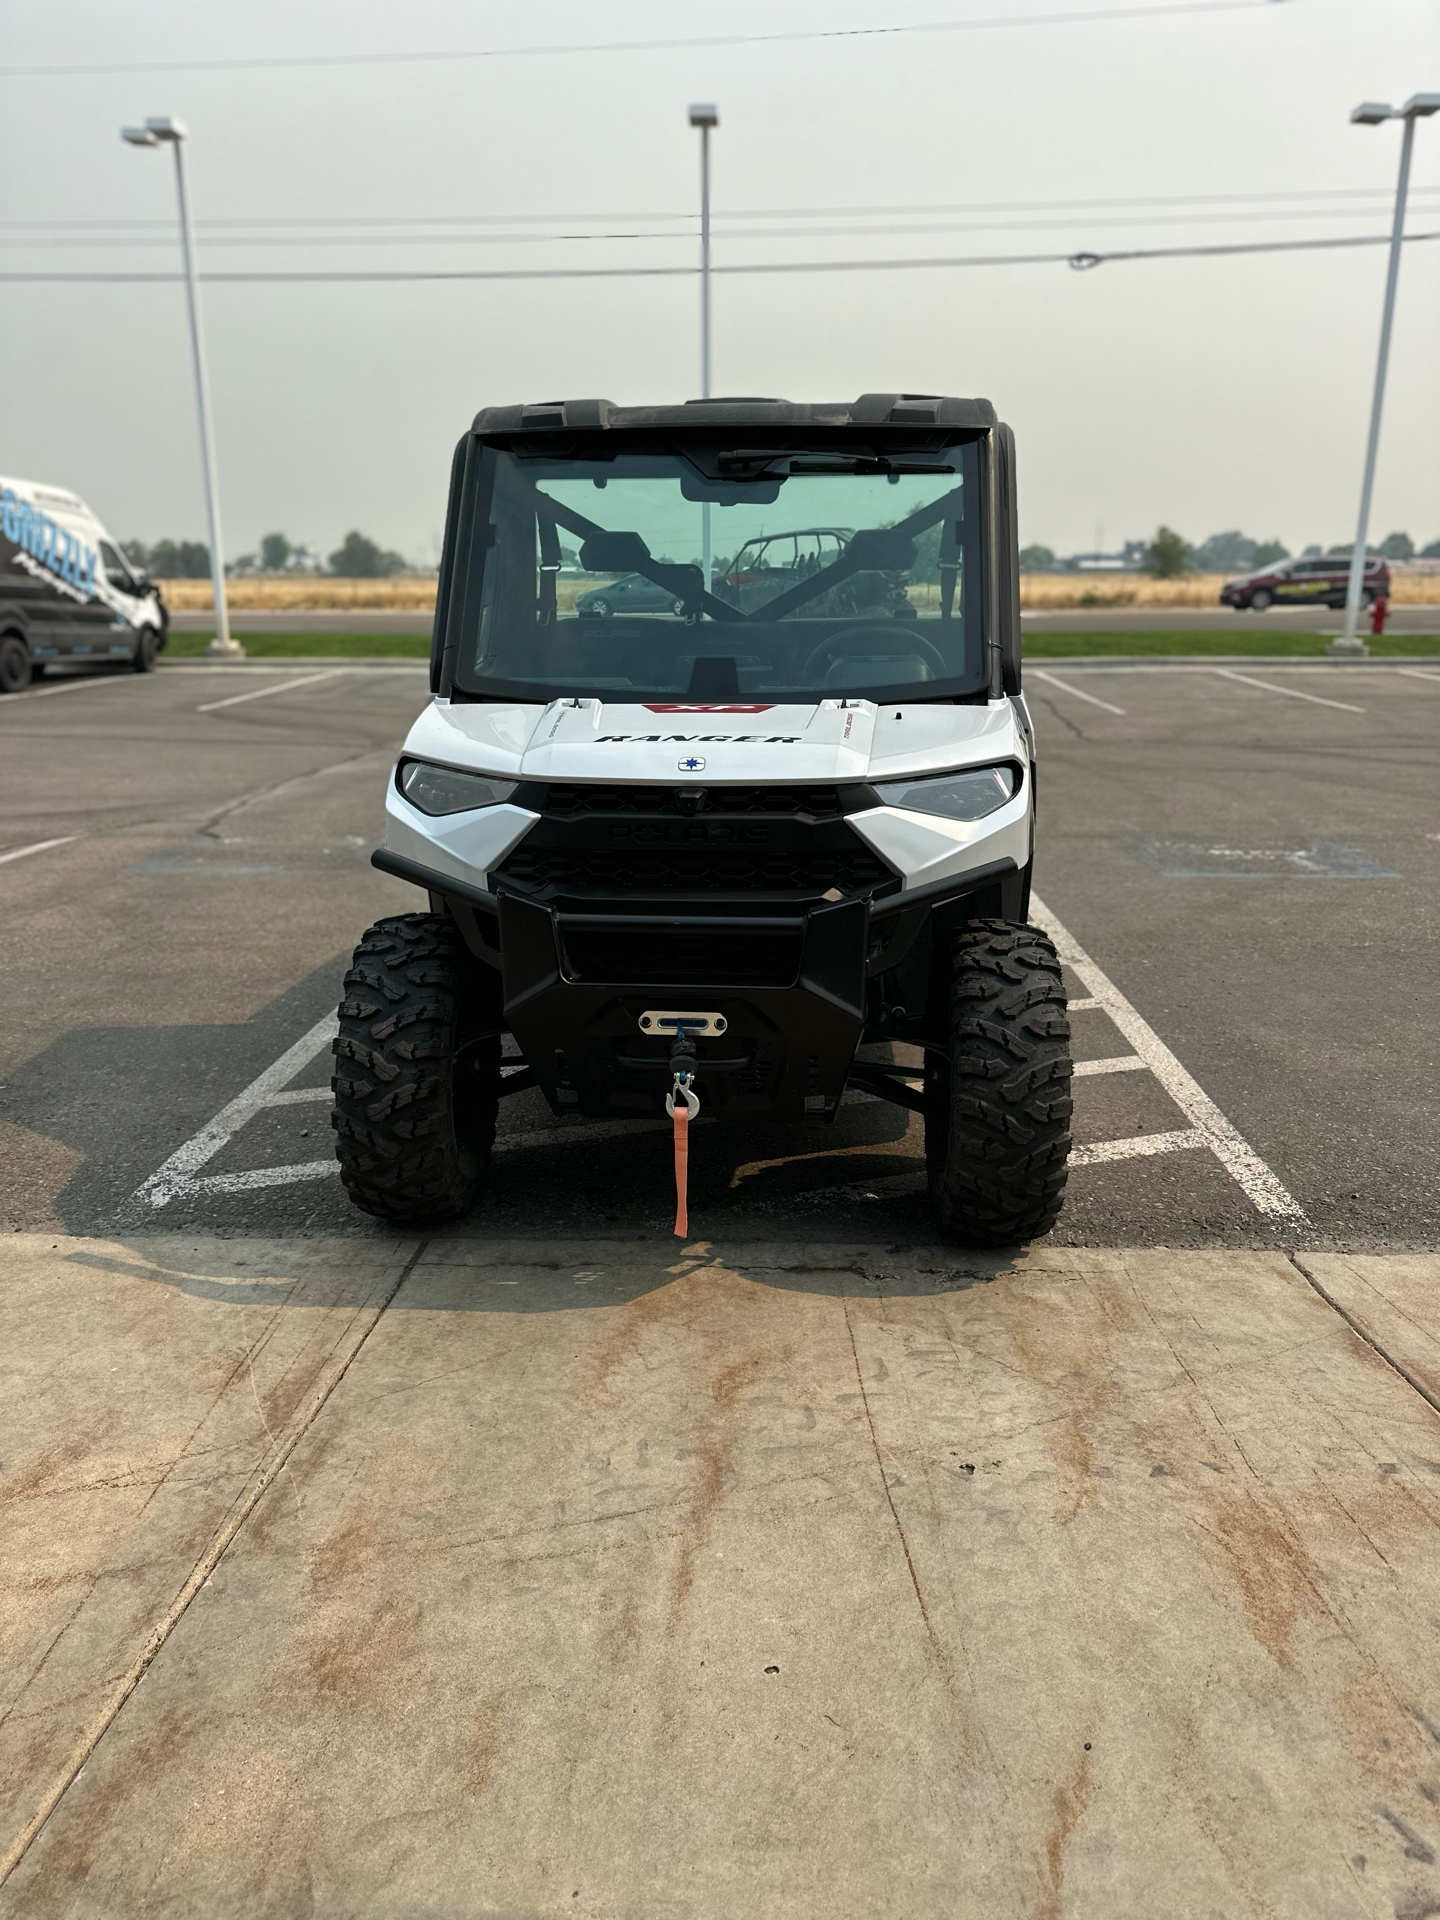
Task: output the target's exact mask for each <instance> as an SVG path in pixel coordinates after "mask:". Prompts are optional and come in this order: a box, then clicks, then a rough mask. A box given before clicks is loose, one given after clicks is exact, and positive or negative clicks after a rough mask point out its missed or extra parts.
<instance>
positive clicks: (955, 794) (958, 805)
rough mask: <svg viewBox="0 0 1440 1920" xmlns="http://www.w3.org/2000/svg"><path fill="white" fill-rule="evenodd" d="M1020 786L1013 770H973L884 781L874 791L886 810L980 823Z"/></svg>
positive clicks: (976, 768) (979, 768)
mask: <svg viewBox="0 0 1440 1920" xmlns="http://www.w3.org/2000/svg"><path fill="white" fill-rule="evenodd" d="M1019 785H1020V776H1019V774H1018V773H1017V772H1016V770H1015V768H1014V767H975V768H973V769H971V770H970V771H968V772H966V773H942V774H939V775H927V777H926V778H924V779H923V780H922V779H914V780H887V781H886V782H885V784H884V785H883V786H878V787H876V789H875V791H876V792H877V793H878V794H879V796H880V798H881V799H882V800H883V801H884V803H885V805H886V806H887V807H906V808H908V809H909V811H910V812H911V813H937V814H939V816H940V818H941V819H942V820H983V819H984V818H985V816H986V814H987V813H994V812H995V810H996V808H997V807H1003V806H1004V804H1005V802H1006V801H1007V800H1009V799H1011V798H1012V797H1013V796H1014V794H1015V793H1016V791H1017V790H1018V788H1019Z"/></svg>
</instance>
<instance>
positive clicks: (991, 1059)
mask: <svg viewBox="0 0 1440 1920" xmlns="http://www.w3.org/2000/svg"><path fill="white" fill-rule="evenodd" d="M946 994H947V1006H946V1012H947V1017H948V1023H949V1033H948V1045H947V1047H946V1048H945V1050H944V1052H943V1053H941V1054H934V1053H932V1054H931V1055H930V1061H929V1065H928V1066H927V1072H926V1085H925V1103H926V1104H925V1163H926V1169H927V1171H928V1173H929V1176H930V1197H931V1199H932V1201H933V1202H934V1206H935V1213H936V1217H937V1218H938V1220H939V1223H940V1226H941V1227H942V1228H943V1230H944V1231H945V1233H946V1234H947V1235H949V1237H950V1238H951V1239H954V1240H958V1241H960V1242H962V1243H963V1244H964V1245H966V1246H972V1247H994V1246H1009V1245H1012V1244H1013V1243H1014V1242H1016V1241H1019V1240H1032V1239H1035V1238H1036V1237H1037V1236H1038V1235H1040V1234H1043V1233H1048V1232H1049V1231H1050V1229H1051V1227H1053V1226H1054V1224H1055V1222H1056V1219H1057V1218H1058V1217H1059V1213H1060V1206H1061V1202H1062V1200H1063V1198H1064V1193H1065V1173H1066V1167H1065V1163H1066V1159H1067V1157H1068V1155H1069V1152H1070V1075H1071V1071H1072V1069H1071V1062H1070V1023H1069V1020H1068V1018H1067V1016H1066V1011H1065V988H1064V985H1063V983H1062V981H1061V977H1060V962H1059V960H1058V959H1057V958H1056V954H1055V949H1054V947H1053V946H1052V945H1051V943H1050V941H1049V940H1048V939H1047V938H1046V936H1045V935H1044V934H1043V933H1041V932H1040V931H1039V929H1038V928H1036V927H1031V926H1025V925H1023V924H1021V923H1019V922H1016V921H1010V920H977V921H975V922H974V923H973V924H972V925H971V926H968V927H966V928H965V929H964V931H963V932H961V933H960V934H958V935H956V937H955V943H954V948H953V952H952V958H951V967H950V978H949V981H948V983H947V988H946Z"/></svg>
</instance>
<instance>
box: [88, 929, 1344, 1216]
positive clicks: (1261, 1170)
mask: <svg viewBox="0 0 1440 1920" xmlns="http://www.w3.org/2000/svg"><path fill="white" fill-rule="evenodd" d="M1030 917H1031V919H1032V920H1033V921H1034V923H1035V924H1036V925H1037V926H1039V927H1041V928H1043V929H1044V931H1045V932H1046V933H1048V934H1049V936H1050V938H1051V939H1052V940H1053V941H1054V943H1055V948H1056V952H1057V953H1058V954H1059V956H1060V959H1061V961H1062V962H1063V963H1064V965H1065V966H1067V967H1068V968H1069V969H1070V971H1071V972H1072V973H1073V974H1074V975H1075V976H1076V977H1077V978H1078V979H1079V981H1080V983H1081V985H1082V986H1083V987H1084V988H1085V989H1086V992H1085V994H1083V995H1077V996H1076V997H1075V999H1074V1000H1072V1001H1071V1003H1070V1005H1071V1008H1072V1010H1073V1011H1075V1012H1081V1011H1085V1010H1089V1009H1095V1010H1098V1011H1101V1012H1103V1013H1105V1014H1106V1015H1107V1016H1108V1017H1109V1019H1110V1020H1111V1021H1112V1022H1113V1023H1114V1025H1115V1026H1116V1027H1117V1028H1118V1029H1119V1031H1120V1032H1121V1033H1122V1034H1123V1035H1124V1037H1125V1038H1126V1040H1128V1041H1129V1043H1130V1046H1131V1048H1132V1049H1133V1051H1132V1052H1131V1053H1128V1054H1116V1055H1111V1056H1107V1057H1105V1058H1102V1059H1098V1060H1082V1061H1080V1062H1078V1063H1077V1064H1076V1067H1075V1073H1076V1076H1077V1077H1079V1078H1085V1077H1093V1076H1097V1075H1101V1074H1110V1073H1139V1072H1149V1073H1151V1074H1153V1075H1154V1077H1155V1079H1156V1080H1157V1081H1158V1082H1159V1084H1160V1085H1161V1087H1162V1088H1163V1089H1164V1090H1165V1092H1166V1093H1167V1094H1168V1095H1169V1096H1170V1098H1171V1099H1172V1100H1173V1101H1174V1102H1175V1104H1176V1106H1178V1107H1179V1108H1180V1110H1181V1112H1182V1113H1183V1114H1184V1115H1185V1117H1186V1119H1187V1120H1188V1121H1189V1122H1190V1123H1191V1124H1190V1125H1189V1126H1188V1127H1184V1128H1175V1129H1171V1130H1169V1131H1167V1132H1163V1133H1151V1134H1137V1135H1135V1136H1133V1137H1132V1138H1129V1139H1124V1140H1104V1141H1098V1142H1094V1143H1091V1144H1087V1145H1085V1146H1080V1147H1076V1148H1074V1149H1073V1150H1072V1153H1071V1164H1072V1165H1073V1166H1076V1167H1085V1166H1096V1165H1101V1164H1103V1163H1105V1162H1106V1161H1111V1160H1130V1159H1136V1158H1139V1157H1141V1156H1147V1155H1153V1154H1162V1153H1179V1152H1185V1151H1193V1150H1194V1149H1197V1148H1203V1149H1206V1150H1208V1151H1209V1152H1211V1153H1213V1154H1214V1155H1215V1157H1216V1158H1217V1159H1218V1160H1219V1161H1220V1163H1221V1165H1222V1166H1223V1167H1224V1168H1225V1170H1226V1171H1227V1172H1228V1173H1229V1175H1230V1176H1231V1178H1232V1179H1233V1180H1234V1181H1235V1182H1236V1184H1237V1185H1238V1186H1239V1187H1240V1189H1241V1191H1242V1192H1243V1193H1244V1194H1245V1196H1246V1197H1247V1199H1248V1200H1249V1201H1250V1203H1251V1205H1252V1206H1254V1207H1255V1209H1256V1211H1257V1212H1259V1213H1262V1214H1265V1215H1267V1216H1268V1217H1269V1218H1271V1219H1274V1220H1293V1221H1297V1222H1301V1223H1304V1222H1305V1220H1306V1216H1305V1213H1304V1210H1303V1209H1302V1208H1301V1206H1300V1205H1299V1203H1298V1202H1297V1201H1296V1200H1295V1199H1294V1198H1293V1196H1292V1195H1291V1194H1290V1193H1289V1192H1288V1191H1287V1190H1286V1188H1285V1187H1284V1186H1283V1185H1282V1184H1281V1182H1280V1180H1279V1179H1278V1178H1277V1177H1276V1175H1275V1174H1274V1173H1273V1172H1272V1171H1271V1169H1270V1168H1269V1167H1268V1166H1267V1165H1266V1164H1265V1162H1264V1161H1263V1160H1262V1159H1261V1158H1260V1156H1259V1154H1257V1153H1256V1152H1255V1150H1254V1148H1253V1147H1252V1146H1251V1145H1250V1144H1249V1142H1248V1141H1247V1140H1245V1139H1244V1137H1243V1136H1242V1135H1241V1134H1240V1133H1239V1131H1238V1130H1237V1129H1236V1128H1235V1127H1234V1126H1232V1125H1231V1123H1230V1121H1229V1120H1227V1119H1226V1117H1225V1115H1224V1114H1223V1113H1222V1112H1221V1111H1220V1109H1219V1108H1218V1107H1217V1106H1216V1105H1215V1103H1214V1101H1213V1100H1211V1098H1210V1097H1209V1095H1208V1094H1207V1093H1206V1092H1205V1091H1204V1089H1203V1088H1202V1087H1201V1086H1200V1085H1199V1083H1198V1082H1197V1081H1196V1080H1195V1078H1194V1077H1193V1075H1191V1074H1190V1073H1189V1072H1187V1070H1186V1069H1185V1068H1184V1067H1183V1066H1182V1065H1181V1064H1180V1062H1179V1060H1177V1059H1176V1057H1175V1055H1174V1054H1173V1053H1172V1052H1171V1051H1170V1049H1169V1048H1168V1047H1167V1046H1166V1045H1165V1043H1164V1041H1163V1040H1161V1038H1160V1036H1159V1035H1158V1034H1157V1033H1156V1032H1155V1030H1154V1028H1153V1027H1152V1026H1150V1024H1149V1022H1148V1021H1146V1020H1145V1019H1144V1018H1143V1017H1142V1016H1141V1015H1140V1014H1139V1013H1138V1012H1137V1011H1136V1010H1135V1008H1134V1007H1133V1006H1131V1004H1130V1002H1129V1001H1128V1000H1127V999H1126V998H1125V996H1124V994H1123V993H1121V991H1120V989H1119V988H1118V987H1117V986H1116V985H1115V983H1114V982H1113V981H1112V980H1111V979H1110V978H1109V977H1108V975H1106V974H1105V973H1103V972H1102V971H1101V969H1100V968H1099V966H1097V965H1096V963H1095V961H1094V960H1092V959H1091V957H1090V955H1089V954H1088V953H1086V951H1085V950H1084V948H1083V947H1081V946H1080V944H1079V942H1078V941H1077V940H1076V939H1075V938H1074V936H1073V935H1072V934H1071V933H1070V932H1069V930H1068V929H1067V928H1066V927H1064V926H1063V925H1062V924H1061V922H1060V921H1059V920H1057V919H1056V917H1055V915H1054V914H1053V913H1051V911H1050V909H1049V908H1048V907H1047V906H1046V905H1045V903H1044V902H1043V901H1042V900H1040V899H1038V898H1035V897H1033V896H1032V898H1031V902H1030ZM337 1031H338V1024H337V1021H336V1018H335V1016H334V1015H333V1014H327V1015H326V1016H325V1018H324V1019H323V1020H318V1021H317V1022H316V1023H315V1025H314V1026H313V1027H311V1029H310V1031H309V1032H308V1033H306V1034H303V1035H302V1036H301V1038H300V1039H298V1040H297V1041H296V1042H295V1044H294V1045H293V1046H291V1047H289V1048H287V1049H286V1051H285V1052H284V1053H282V1054H281V1055H280V1057H279V1059H278V1060H276V1061H274V1062H273V1063H272V1064H271V1065H270V1066H268V1067H267V1068H266V1069H265V1071H264V1072H263V1073H261V1074H259V1075H258V1076H257V1077H256V1078H255V1079H254V1080H252V1081H251V1082H250V1084H249V1086H248V1087H245V1088H244V1089H243V1090H242V1091H241V1092H240V1093H238V1094H236V1096H235V1098H234V1099H233V1100H231V1101H230V1102H229V1103H228V1104H227V1105H226V1106H224V1107H222V1108H221V1110H220V1112H219V1113H217V1114H216V1115H215V1117H214V1119H213V1120H211V1121H209V1122H208V1123H207V1124H206V1125H205V1126H203V1127H202V1128H201V1129H200V1131H199V1132H198V1133H196V1134H194V1135H193V1136H192V1137H191V1138H190V1139H189V1140H187V1141H185V1143H184V1144H183V1145H182V1146H180V1147H177V1148H176V1150H175V1152H174V1153H172V1154H171V1155H170V1157H169V1159H168V1160H167V1161H166V1162H165V1164H164V1165H163V1166H162V1167H159V1168H158V1169H157V1170H156V1171H155V1172H154V1173H152V1174H151V1175H150V1177H149V1179H147V1180H146V1181H145V1182H144V1183H143V1185H141V1186H140V1187H139V1188H137V1190H136V1191H135V1193H134V1194H133V1195H132V1196H131V1198H130V1200H129V1202H128V1203H127V1205H126V1208H125V1212H126V1213H127V1214H129V1215H130V1216H131V1217H138V1218H142V1219H143V1218H144V1217H146V1216H147V1215H148V1214H152V1213H154V1212H156V1211H158V1210H159V1209H160V1208H162V1207H165V1206H168V1205H169V1204H170V1202H171V1201H172V1200H176V1199H179V1198H181V1197H182V1196H193V1195H196V1194H201V1193H213V1194H225V1193H249V1192H254V1191H258V1190H261V1189H264V1188H267V1187H284V1186H292V1185H295V1184H297V1183H298V1182H301V1181H306V1180H321V1179H329V1178H331V1177H333V1176H334V1175H335V1174H337V1173H338V1172H339V1166H338V1163H337V1162H336V1161H334V1160H330V1159H326V1160H306V1161H301V1162H298V1163H296V1164H294V1165H291V1166H271V1167H254V1168H248V1169H245V1170H244V1171H241V1172H236V1173H220V1174H206V1173H202V1172H201V1169H202V1168H203V1167H204V1166H206V1165H207V1164H208V1163H209V1162H210V1161H211V1160H213V1159H214V1158H215V1156H216V1155H217V1154H218V1153H219V1152H220V1151H221V1149H222V1148H224V1147H225V1146H226V1145H227V1144H228V1143H229V1141H230V1140H231V1139H232V1138H233V1137H234V1135H235V1134H236V1133H238V1132H239V1131H240V1129H241V1128H242V1127H243V1126H245V1125H246V1123H247V1122H248V1121H250V1120H252V1119H254V1118H255V1117H256V1115H257V1114H259V1113H261V1112H263V1111H265V1110H266V1109H273V1108H277V1107H290V1106H303V1105H312V1104H318V1103H320V1102H322V1101H325V1100H328V1099H329V1097H330V1090H329V1089H328V1088H327V1087H323V1086H320V1087H315V1086H309V1087H291V1086H289V1085H287V1082H289V1081H291V1080H293V1079H294V1078H295V1077H296V1075H297V1074H299V1073H303V1072H304V1070H305V1068H306V1067H308V1066H309V1065H310V1063H311V1062H312V1061H313V1060H314V1059H316V1057H317V1056H318V1055H319V1054H321V1053H322V1052H324V1051H325V1050H326V1049H327V1048H328V1047H329V1045H330V1042H331V1041H332V1040H333V1038H334V1037H335V1034H336V1032H337ZM709 1117H710V1116H706V1118H709ZM667 1124H668V1123H667V1122H666V1121H664V1120H661V1119H659V1118H656V1119H653V1120H650V1119H645V1120H640V1119H637V1120H632V1121H618V1122H617V1121H600V1122H595V1123H590V1122H585V1123H581V1124H579V1125H576V1126H564V1125H560V1126H540V1127H526V1128H522V1129H519V1130H517V1131H516V1132H515V1133H511V1134H502V1135H501V1136H500V1138H499V1139H497V1141H496V1142H495V1151H496V1152H497V1153H506V1152H515V1151H518V1150H520V1149H523V1148H526V1147H531V1146H535V1147H546V1146H556V1145H559V1144H560V1143H562V1142H564V1141H566V1140H569V1141H571V1142H575V1143H577V1144H578V1143H580V1142H583V1141H591V1140H613V1139H616V1138H618V1137H620V1136H622V1135H625V1134H633V1133H654V1132H661V1131H664V1130H665V1128H666V1126H667ZM906 1177H907V1178H908V1177H910V1176H906Z"/></svg>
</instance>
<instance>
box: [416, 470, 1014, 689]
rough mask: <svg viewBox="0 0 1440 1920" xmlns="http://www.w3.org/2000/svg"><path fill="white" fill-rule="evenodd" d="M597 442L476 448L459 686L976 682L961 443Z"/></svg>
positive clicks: (981, 654)
mask: <svg viewBox="0 0 1440 1920" xmlns="http://www.w3.org/2000/svg"><path fill="white" fill-rule="evenodd" d="M604 451H605V454H606V456H607V457H603V458H595V457H578V458H560V457H556V456H555V455H552V454H548V453H547V454H544V455H540V456H537V457H530V456H528V455H525V454H520V453H514V452H510V451H507V450H504V449H501V448H497V447H493V446H487V447H486V448H485V449H484V450H483V453H482V456H481V458H480V460H479V462H478V463H476V466H475V467H472V473H474V474H475V482H474V484H476V485H478V488H479V493H478V497H477V498H476V500H475V503H474V504H475V513H474V516H473V520H472V523H471V524H472V525H473V527H474V529H475V532H474V535H473V536H472V540H471V551H470V553H469V555H468V559H466V558H462V559H461V566H462V569H463V571H464V573H465V576H466V578H465V584H464V590H463V592H460V591H457V592H456V593H455V594H454V595H453V596H452V603H451V604H452V614H451V618H452V621H454V622H455V623H457V627H458V631H456V632H455V635H454V638H455V641H456V643H457V644H456V650H455V654H454V658H455V682H456V690H457V691H458V692H459V693H460V694H461V696H462V697H463V696H464V694H465V693H467V692H468V693H470V694H472V695H475V694H479V695H486V696H489V697H491V698H501V699H513V700H543V701H549V700H553V699H555V698H556V697H557V696H558V695H564V696H572V695H573V696H579V697H582V698H583V697H587V696H598V697H600V698H603V699H608V700H637V701H643V700H651V699H654V700H667V701H668V700H675V701H686V702H689V701H694V702H697V703H698V702H706V703H719V702H725V701H733V702H749V701H752V700H753V701H757V702H758V701H767V702H774V701H779V700H807V701H808V700H816V699H824V698H835V697H844V696H847V695H848V696H855V697H868V698H871V699H877V700H886V699H899V698H902V697H903V698H907V699H910V700H914V699H917V698H918V699H925V698H937V697H939V698H946V697H949V698H953V697H955V696H956V695H966V694H970V695H973V694H975V693H977V692H981V691H983V688H984V686H985V681H986V673H985V650H984V646H983V615H982V604H983V603H982V593H981V566H980V551H981V528H980V524H979V522H980V512H979V502H978V494H977V482H976V474H977V470H978V467H977V455H976V446H975V443H974V442H973V441H969V442H965V443H963V444H956V445H941V446H938V447H934V448H927V449H925V450H923V451H922V452H920V453H913V452H904V451H895V452H887V451H885V450H884V449H880V448H868V447H867V448H863V449H859V450H856V449H855V448H854V447H853V446H851V445H847V446H845V447H843V448H840V449H836V448H833V447H832V448H828V449H827V448H822V447H817V448H814V449H805V448H795V447H789V448H785V449H783V450H778V451H777V450H773V449H767V448H760V449H755V448H750V447H744V446H737V447H733V448H725V447H706V448H691V447H689V446H685V447H678V448H677V447H671V448H667V449H656V450H654V451H644V450H632V451H627V452H615V453H611V452H610V451H609V449H608V448H607V449H605V450H604ZM457 585H458V582H457Z"/></svg>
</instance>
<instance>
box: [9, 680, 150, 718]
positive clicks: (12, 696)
mask: <svg viewBox="0 0 1440 1920" xmlns="http://www.w3.org/2000/svg"><path fill="white" fill-rule="evenodd" d="M134 684H135V682H134V680H133V678H132V677H131V676H130V675H129V674H120V673H77V674H76V675H75V677H74V679H73V680H57V681H55V682H54V684H53V685H51V686H48V687H27V688H26V689H25V691H24V692H23V693H7V694H6V696H5V698H4V700H3V701H0V713H4V712H5V711H6V710H7V708H9V707H10V706H11V705H12V704H13V702H15V701H17V700H45V699H48V698H49V696H50V695H51V694H52V693H77V692H79V690H80V689H81V688H82V687H123V686H134Z"/></svg>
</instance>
